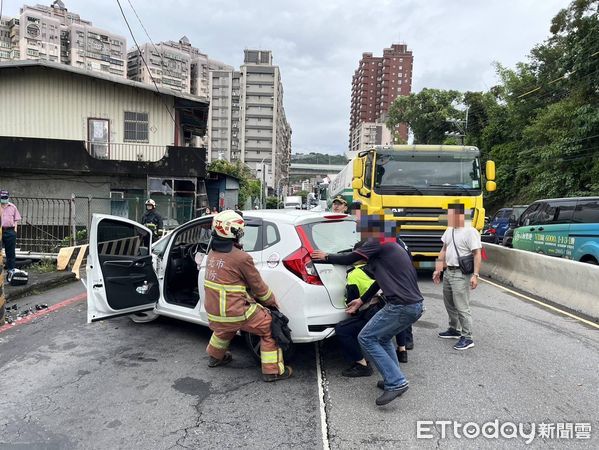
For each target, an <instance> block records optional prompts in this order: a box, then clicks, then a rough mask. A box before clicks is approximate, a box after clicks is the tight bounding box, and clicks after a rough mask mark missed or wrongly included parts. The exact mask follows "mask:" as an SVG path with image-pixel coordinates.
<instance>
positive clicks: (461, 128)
mask: <svg viewBox="0 0 599 450" xmlns="http://www.w3.org/2000/svg"><path fill="white" fill-rule="evenodd" d="M469 110H470V107H467V108H466V117H465V119H452V118H447V119H445V120H446V121H447V122H449V123H451V124H452V125H454V126H455V127H456V128H457V131H446V132H445V136H448V137H455V138H459V139H460V141H461V143H462V145H464V144H465V143H466V132H467V131H468V111H469Z"/></svg>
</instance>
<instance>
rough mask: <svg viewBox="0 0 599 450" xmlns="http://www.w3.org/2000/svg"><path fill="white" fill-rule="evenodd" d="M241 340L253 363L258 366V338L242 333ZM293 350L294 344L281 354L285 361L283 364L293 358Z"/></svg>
mask: <svg viewBox="0 0 599 450" xmlns="http://www.w3.org/2000/svg"><path fill="white" fill-rule="evenodd" d="M243 340H244V341H245V345H246V347H247V348H248V349H249V350H250V353H251V355H252V358H253V359H254V361H256V362H257V363H258V364H260V336H256V335H255V334H251V333H247V332H244V333H243ZM295 349H296V346H295V344H294V343H291V345H289V348H288V349H287V350H285V351H284V352H283V360H284V361H285V364H287V362H289V361H291V360H292V359H293V357H294V356H295Z"/></svg>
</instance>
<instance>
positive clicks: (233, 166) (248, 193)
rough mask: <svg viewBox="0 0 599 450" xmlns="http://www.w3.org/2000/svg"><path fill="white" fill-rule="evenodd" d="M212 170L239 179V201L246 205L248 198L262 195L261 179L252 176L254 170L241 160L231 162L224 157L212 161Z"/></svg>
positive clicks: (210, 166) (240, 203)
mask: <svg viewBox="0 0 599 450" xmlns="http://www.w3.org/2000/svg"><path fill="white" fill-rule="evenodd" d="M208 170H209V171H211V172H218V173H224V174H227V175H231V176H234V177H236V178H238V179H239V199H238V201H237V203H239V205H240V206H242V205H244V204H245V202H246V201H247V199H248V198H258V197H260V180H257V179H256V178H254V177H253V176H252V171H251V170H250V168H249V167H248V166H246V165H245V164H243V163H242V162H241V161H235V162H234V163H231V162H229V161H225V160H223V159H218V160H215V161H212V162H211V163H210V164H209V165H208Z"/></svg>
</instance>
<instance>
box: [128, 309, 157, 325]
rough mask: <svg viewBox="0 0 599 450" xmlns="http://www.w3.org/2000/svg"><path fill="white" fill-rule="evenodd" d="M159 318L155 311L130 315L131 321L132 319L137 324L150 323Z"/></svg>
mask: <svg viewBox="0 0 599 450" xmlns="http://www.w3.org/2000/svg"><path fill="white" fill-rule="evenodd" d="M158 317H160V316H159V315H158V314H156V313H155V312H154V311H144V312H137V313H134V314H129V319H131V320H132V321H133V322H135V323H150V322H153V321H155V320H156V319H158Z"/></svg>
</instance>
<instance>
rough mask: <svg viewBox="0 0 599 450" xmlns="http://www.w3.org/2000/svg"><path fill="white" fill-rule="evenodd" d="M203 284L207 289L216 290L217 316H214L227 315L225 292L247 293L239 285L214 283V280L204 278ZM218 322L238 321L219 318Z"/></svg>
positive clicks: (243, 287)
mask: <svg viewBox="0 0 599 450" xmlns="http://www.w3.org/2000/svg"><path fill="white" fill-rule="evenodd" d="M204 286H205V287H207V288H208V289H212V290H215V291H218V305H219V306H218V307H219V311H218V312H219V316H215V317H227V292H243V293H244V294H245V293H247V290H246V288H245V286H241V285H234V284H232V285H228V284H220V283H215V282H214V281H210V280H204ZM242 320H245V319H242ZM220 322H238V320H227V321H225V320H220Z"/></svg>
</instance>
